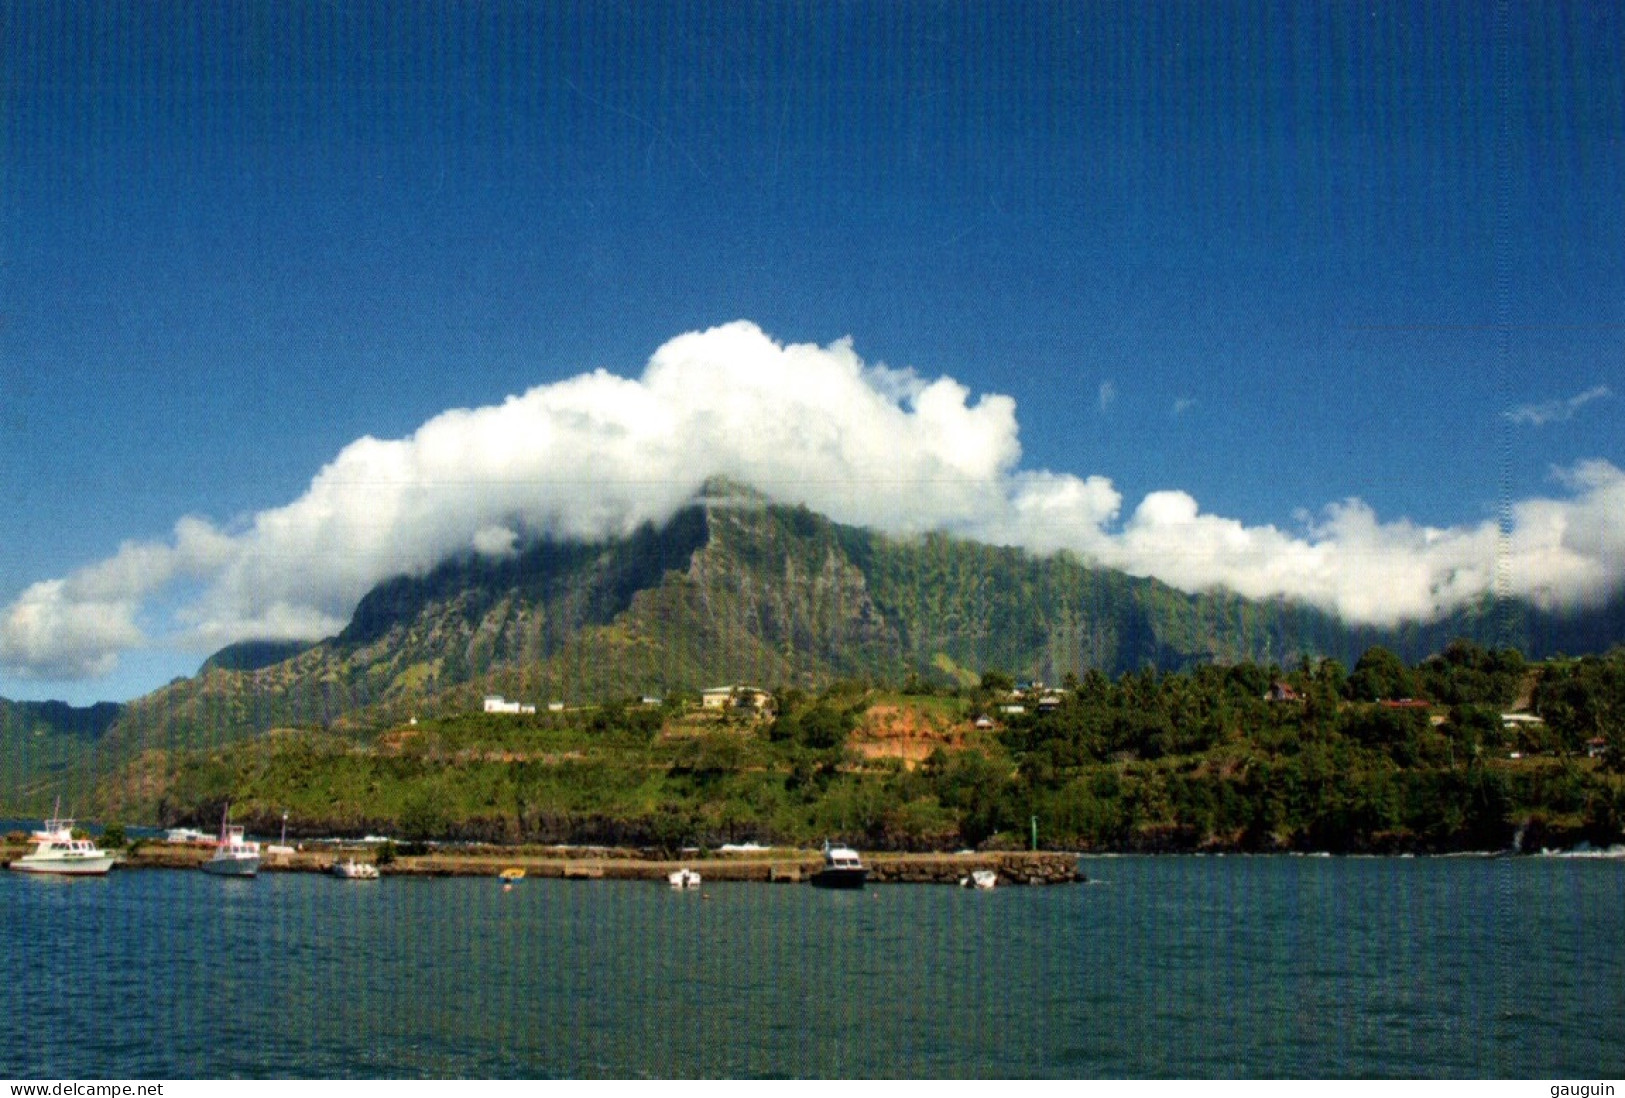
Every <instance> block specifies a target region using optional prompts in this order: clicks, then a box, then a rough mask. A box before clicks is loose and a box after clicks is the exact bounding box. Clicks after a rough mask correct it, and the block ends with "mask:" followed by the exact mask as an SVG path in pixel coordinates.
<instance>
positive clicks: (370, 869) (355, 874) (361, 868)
mask: <svg viewBox="0 0 1625 1098" xmlns="http://www.w3.org/2000/svg"><path fill="white" fill-rule="evenodd" d="M333 876H335V877H343V878H344V879H345V880H347V881H376V880H377V879H378V867H377V866H375V865H373V864H372V863H371V862H358V861H356V860H355V859H354V858H351V859H349V860H348V861H343V862H334V863H333Z"/></svg>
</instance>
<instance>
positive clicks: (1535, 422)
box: [1502, 385, 1614, 427]
mask: <svg viewBox="0 0 1625 1098" xmlns="http://www.w3.org/2000/svg"><path fill="white" fill-rule="evenodd" d="M1613 395H1614V393H1613V390H1612V389H1610V388H1608V386H1606V385H1597V386H1594V387H1593V388H1590V389H1587V390H1586V391H1585V392H1583V393H1577V394H1575V395H1574V396H1571V397H1569V398H1568V399H1567V400H1547V401H1543V402H1541V403H1539V404H1520V405H1518V407H1516V408H1512V409H1509V410H1508V411H1506V412H1504V413H1502V414H1503V415H1505V416H1506V418H1508V419H1510V420H1511V421H1512V422H1513V423H1522V424H1527V425H1528V426H1530V427H1544V426H1546V424H1548V423H1563V422H1565V421H1567V420H1571V419H1573V418H1574V414H1575V413H1576V412H1578V411H1579V410H1580V409H1581V408H1584V407H1585V406H1586V405H1587V404H1590V403H1591V402H1592V401H1594V400H1605V399H1607V398H1608V397H1611V396H1613Z"/></svg>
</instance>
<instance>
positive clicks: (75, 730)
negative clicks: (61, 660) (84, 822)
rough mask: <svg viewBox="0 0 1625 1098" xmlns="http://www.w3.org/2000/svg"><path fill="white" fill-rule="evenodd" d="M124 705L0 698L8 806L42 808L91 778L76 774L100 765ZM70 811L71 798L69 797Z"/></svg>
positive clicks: (0, 759) (0, 764) (0, 782)
mask: <svg viewBox="0 0 1625 1098" xmlns="http://www.w3.org/2000/svg"><path fill="white" fill-rule="evenodd" d="M123 708H124V707H123V706H121V705H118V704H115V703H113V702H98V703H97V704H95V705H91V706H72V705H68V704H66V703H65V702H59V701H46V702H28V701H8V700H6V699H5V698H0V796H3V797H4V798H5V800H4V804H5V807H6V810H7V811H11V812H23V811H38V812H44V811H45V809H47V808H49V807H50V804H49V801H50V799H51V798H53V797H54V796H55V795H56V794H58V793H64V792H71V791H73V790H77V789H79V788H83V789H86V790H88V788H89V786H90V784H91V783H90V781H89V780H86V781H83V782H77V781H73V780H71V778H72V776H74V775H76V774H79V773H81V772H84V771H86V770H89V771H91V772H94V771H95V769H96V759H97V756H98V754H99V749H100V746H101V743H102V740H103V737H104V736H105V735H106V733H107V731H108V729H110V728H112V726H113V724H114V722H116V721H117V720H118V717H119V714H120V713H121V712H122V711H123ZM69 802H70V803H69V805H68V807H69V809H70V811H71V810H72V807H73V806H72V797H71V795H70V796H69Z"/></svg>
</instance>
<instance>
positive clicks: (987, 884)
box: [959, 869, 999, 890]
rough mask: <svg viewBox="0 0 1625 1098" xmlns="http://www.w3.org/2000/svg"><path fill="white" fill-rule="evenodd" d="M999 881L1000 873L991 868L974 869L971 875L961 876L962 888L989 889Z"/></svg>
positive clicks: (960, 885)
mask: <svg viewBox="0 0 1625 1098" xmlns="http://www.w3.org/2000/svg"><path fill="white" fill-rule="evenodd" d="M998 883H999V875H998V873H997V872H995V871H994V870H991V869H973V870H971V873H970V876H969V877H961V878H959V887H960V888H980V889H984V890H985V889H989V888H992V887H994V886H995V885H997V884H998Z"/></svg>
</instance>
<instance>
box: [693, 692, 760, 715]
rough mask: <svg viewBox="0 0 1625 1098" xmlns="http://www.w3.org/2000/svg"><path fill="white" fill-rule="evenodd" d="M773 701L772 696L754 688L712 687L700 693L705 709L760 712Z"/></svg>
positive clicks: (701, 703) (702, 705) (701, 702)
mask: <svg viewBox="0 0 1625 1098" xmlns="http://www.w3.org/2000/svg"><path fill="white" fill-rule="evenodd" d="M772 701H773V695H771V694H769V693H768V692H767V691H766V690H758V689H757V688H756V687H754V686H713V687H711V689H709V690H702V691H701V692H700V705H701V707H702V708H705V709H750V710H754V711H756V712H760V711H761V710H764V709H766V708H767V707H768V705H769V704H771V703H772Z"/></svg>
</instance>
